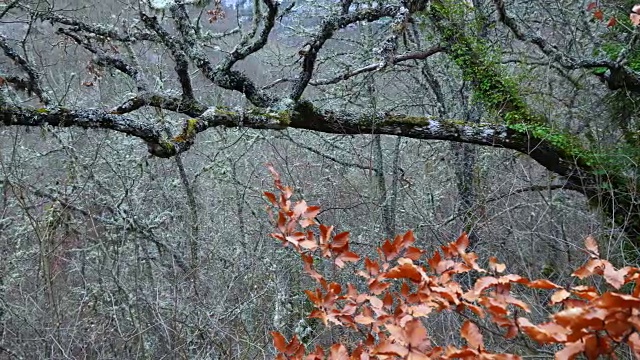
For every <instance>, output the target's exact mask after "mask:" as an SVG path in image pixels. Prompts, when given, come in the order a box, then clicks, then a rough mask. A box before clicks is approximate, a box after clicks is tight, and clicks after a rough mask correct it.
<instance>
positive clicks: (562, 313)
mask: <svg viewBox="0 0 640 360" xmlns="http://www.w3.org/2000/svg"><path fill="white" fill-rule="evenodd" d="M269 170H270V171H271V173H272V175H273V178H274V184H275V189H276V192H274V193H271V192H265V197H266V198H267V199H268V201H269V202H270V203H271V206H270V214H271V216H272V220H273V222H274V225H275V232H274V233H272V234H271V236H272V237H273V238H275V239H277V240H278V241H280V242H282V244H283V245H284V246H288V247H291V248H292V249H293V250H294V251H296V252H298V253H299V254H300V256H301V259H302V262H303V264H304V271H305V273H306V274H307V275H308V276H310V277H311V278H312V279H314V280H315V281H316V282H317V288H316V289H314V290H306V294H307V296H308V298H309V300H310V301H311V303H312V304H313V306H314V310H313V311H312V312H311V314H310V317H311V318H317V319H320V320H321V321H322V322H323V323H324V324H325V325H326V326H338V327H343V328H346V329H351V330H353V334H354V337H357V338H359V339H360V340H359V342H358V343H356V344H349V345H346V344H334V345H332V346H330V347H328V348H327V349H323V348H321V347H316V348H315V349H306V348H305V346H304V345H303V344H302V343H301V342H300V340H299V339H298V338H297V337H296V336H294V337H293V338H292V339H290V340H287V339H286V338H285V337H284V336H283V335H281V334H280V333H278V332H273V333H272V336H273V342H274V345H275V348H276V350H277V352H278V355H277V359H292V360H293V359H305V360H319V359H414V360H419V359H519V358H520V357H519V356H518V355H515V354H496V353H491V352H490V350H489V349H487V348H486V347H485V343H484V341H483V334H482V333H483V331H482V330H481V329H482V328H483V327H482V326H481V325H479V324H480V323H479V321H480V320H481V319H482V320H484V321H490V322H493V323H494V324H495V325H497V326H498V327H499V328H501V329H503V331H502V335H503V336H504V337H505V338H506V339H513V338H515V337H517V336H526V337H529V338H531V339H533V340H535V341H536V342H538V343H539V344H541V345H544V344H546V345H549V344H557V345H558V349H559V351H558V352H557V353H556V355H555V357H556V359H574V358H577V357H578V356H580V355H582V356H583V357H585V358H587V359H597V358H600V357H610V358H615V353H616V351H618V350H619V349H622V348H624V347H628V348H627V350H628V351H631V352H632V353H633V354H634V355H635V357H636V358H640V335H639V334H638V331H639V330H640V286H639V284H640V269H638V268H635V267H625V268H622V269H616V268H615V267H614V266H613V265H612V264H611V263H610V262H609V261H607V260H603V259H601V258H600V255H599V253H598V247H597V244H596V242H595V240H594V239H593V238H588V239H587V240H586V242H585V251H586V252H587V254H588V257H589V258H588V260H587V261H586V263H585V264H584V265H583V266H582V267H580V268H579V269H577V270H576V271H575V272H574V273H573V276H575V277H577V278H579V279H584V278H587V277H591V276H599V277H601V278H602V279H604V281H605V282H606V283H607V284H608V288H609V290H610V291H606V292H600V291H598V290H597V289H596V288H595V287H592V286H585V285H580V286H574V287H570V288H565V287H562V286H559V285H556V284H554V283H553V282H551V281H549V280H545V279H542V280H529V279H526V278H524V277H522V276H519V275H514V274H508V273H507V272H506V266H505V265H504V264H501V263H499V262H498V260H497V259H496V258H490V259H489V260H488V262H487V265H486V267H482V266H480V264H479V263H478V256H477V255H476V254H475V253H473V252H467V247H468V245H469V240H468V238H467V236H466V235H465V234H462V235H461V236H460V237H459V238H458V239H457V240H456V241H454V242H452V243H450V244H448V245H446V246H442V247H441V248H440V250H439V251H435V252H434V253H426V252H425V251H424V250H422V249H420V248H418V247H416V246H414V243H415V237H414V234H413V232H412V231H408V232H407V233H405V234H403V235H398V236H396V237H395V239H393V240H390V239H387V240H385V241H384V242H383V243H382V245H381V246H380V247H378V248H377V257H375V258H369V257H364V258H362V257H361V256H359V255H358V254H356V253H355V252H353V251H352V250H351V249H350V244H349V233H348V232H341V233H336V232H335V231H334V228H333V227H332V226H327V225H324V224H319V223H318V222H317V221H316V220H315V217H316V216H317V215H318V213H319V211H320V208H319V207H318V206H309V205H308V204H307V203H306V202H305V201H304V200H303V201H298V202H295V203H294V202H292V200H291V197H292V195H293V190H292V189H291V188H290V187H287V186H284V185H283V184H282V182H281V180H280V177H279V175H278V173H277V172H276V170H275V169H274V168H273V167H271V166H270V167H269ZM319 258H325V259H327V260H330V261H332V262H333V263H334V264H335V266H337V267H338V268H344V266H345V264H346V263H348V262H351V263H356V265H357V266H359V267H360V269H359V270H357V271H356V276H357V277H360V278H361V279H362V280H360V281H358V283H362V284H364V286H359V287H361V288H362V289H359V288H358V286H356V285H354V284H338V283H336V282H331V281H329V280H327V279H325V277H324V276H323V275H321V274H320V273H319V272H318V271H317V270H316V268H315V267H314V259H319ZM357 266H356V267H357ZM467 273H469V274H467ZM465 274H467V275H473V276H472V278H475V279H476V280H475V282H474V283H473V285H472V286H467V285H464V284H463V281H462V280H461V279H462V278H463V275H465ZM467 278H468V277H467ZM354 279H355V278H354ZM354 282H355V281H354ZM626 284H629V286H626V287H625V289H626V288H629V289H632V290H629V291H627V292H629V293H630V294H625V293H622V292H619V290H620V289H621V288H622V287H623V286H624V285H626ZM515 286H523V287H528V288H531V289H541V290H542V291H549V292H550V304H549V305H550V306H555V308H557V310H558V311H557V312H555V313H554V314H553V315H552V316H550V319H549V321H548V322H545V323H542V324H534V323H532V322H531V321H530V320H528V319H527V318H526V317H523V316H522V315H525V314H526V313H528V312H530V306H529V305H528V304H527V303H525V302H524V301H522V300H519V299H518V298H516V297H515V296H514V295H513V294H512V288H513V287H515ZM443 311H449V312H456V313H459V314H460V315H461V316H463V318H464V319H466V320H465V321H464V323H463V325H462V326H461V328H460V335H461V337H462V338H463V339H464V340H465V341H466V345H464V346H461V347H456V346H453V345H439V344H434V343H432V342H431V339H430V336H429V333H428V331H427V329H426V327H425V323H426V320H427V318H428V317H429V316H430V315H432V314H433V313H436V312H443ZM474 319H475V320H474Z"/></svg>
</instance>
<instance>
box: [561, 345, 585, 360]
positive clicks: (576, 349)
mask: <svg viewBox="0 0 640 360" xmlns="http://www.w3.org/2000/svg"><path fill="white" fill-rule="evenodd" d="M583 351H584V343H583V342H582V341H576V342H571V343H565V345H564V349H562V350H560V351H558V352H557V353H556V359H557V360H565V359H566V360H571V359H574V358H575V356H576V355H579V354H580V353H582V352H583Z"/></svg>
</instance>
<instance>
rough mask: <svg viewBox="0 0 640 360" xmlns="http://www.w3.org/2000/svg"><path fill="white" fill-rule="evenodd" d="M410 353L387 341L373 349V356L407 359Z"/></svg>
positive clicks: (402, 347)
mask: <svg viewBox="0 0 640 360" xmlns="http://www.w3.org/2000/svg"><path fill="white" fill-rule="evenodd" d="M408 353H409V351H408V350H407V348H405V347H404V346H401V345H398V344H396V343H392V342H391V341H389V340H385V341H383V342H382V343H380V344H379V345H378V346H376V347H375V348H374V349H373V352H372V354H373V355H390V356H401V357H405V356H406V355H407V354H408Z"/></svg>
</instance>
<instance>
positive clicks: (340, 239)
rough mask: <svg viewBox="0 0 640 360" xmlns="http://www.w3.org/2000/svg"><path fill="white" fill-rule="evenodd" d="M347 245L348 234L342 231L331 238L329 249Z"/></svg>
mask: <svg viewBox="0 0 640 360" xmlns="http://www.w3.org/2000/svg"><path fill="white" fill-rule="evenodd" d="M348 243H349V232H348V231H344V232H341V233H340V234H338V235H336V236H334V237H333V241H332V242H331V247H333V248H341V247H343V246H345V245H347V244H348Z"/></svg>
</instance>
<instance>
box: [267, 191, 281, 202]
mask: <svg viewBox="0 0 640 360" xmlns="http://www.w3.org/2000/svg"><path fill="white" fill-rule="evenodd" d="M264 196H265V197H266V198H267V200H269V202H270V203H271V204H273V205H276V204H277V203H278V201H277V200H276V196H275V195H274V194H273V193H270V192H268V191H265V192H264Z"/></svg>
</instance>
